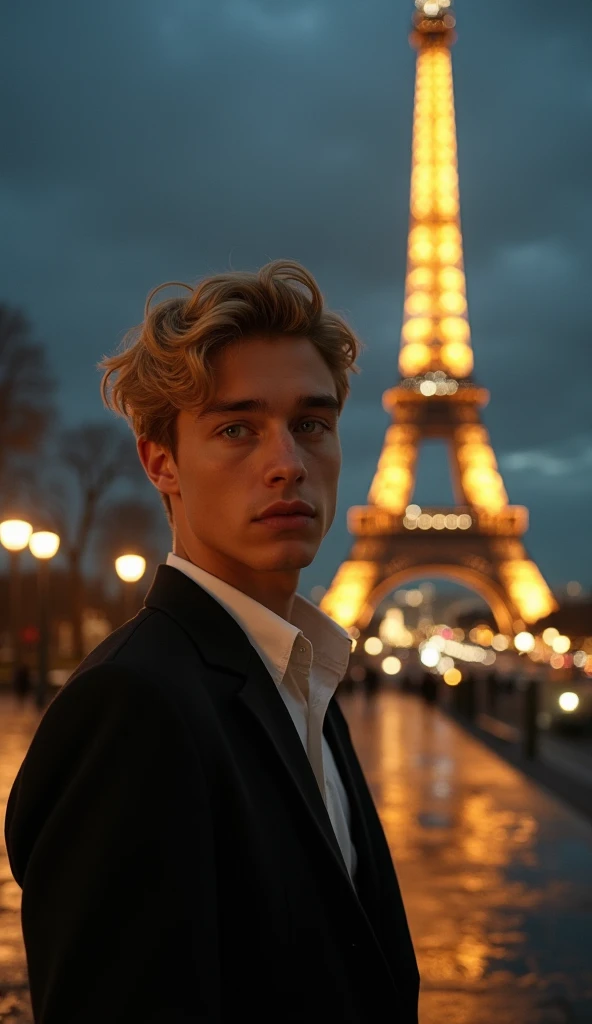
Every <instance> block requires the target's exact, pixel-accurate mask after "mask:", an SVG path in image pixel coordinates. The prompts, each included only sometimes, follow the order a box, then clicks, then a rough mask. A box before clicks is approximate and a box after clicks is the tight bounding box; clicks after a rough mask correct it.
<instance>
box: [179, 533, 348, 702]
mask: <svg viewBox="0 0 592 1024" xmlns="http://www.w3.org/2000/svg"><path fill="white" fill-rule="evenodd" d="M167 565H171V566H173V568H175V569H178V570H179V571H180V572H182V573H184V574H185V575H186V576H189V578H190V579H192V580H194V581H195V583H197V584H198V585H199V586H200V587H203V589H204V590H207V592H208V593H209V594H211V596H212V597H214V598H215V599H216V600H217V601H218V603H219V604H221V605H222V607H223V608H225V609H226V611H227V612H228V614H229V615H232V617H233V619H234V620H235V621H236V622H237V623H238V625H239V626H240V627H241V629H242V630H243V631H244V632H245V633H246V635H247V637H248V639H249V641H250V642H251V644H252V645H253V647H254V648H255V650H256V651H257V653H258V654H259V656H260V658H261V660H262V661H263V663H264V665H265V667H266V668H267V670H268V672H269V673H270V675H271V677H272V679H273V680H274V682H275V683H276V685H277V686H279V685H280V683H281V682H282V680H283V678H284V675H285V673H286V669H287V667H288V662H289V660H290V655H291V653H292V648H293V646H294V641H295V640H296V637H297V636H299V635H300V634H302V635H303V636H305V637H306V639H307V640H309V641H310V643H311V645H312V650H313V661H312V664H313V667H314V665H315V664H318V665H323V666H325V667H326V668H328V669H330V670H331V671H333V672H335V673H336V674H337V675H339V678H340V679H341V678H342V677H343V675H344V673H345V670H346V668H347V663H348V661H349V655H350V650H351V641H350V639H349V636H348V635H347V633H346V631H345V630H344V629H342V628H341V626H338V625H337V623H336V622H334V621H333V619H330V618H329V616H328V615H325V613H324V612H322V611H321V610H320V608H317V607H316V605H314V604H312V603H311V602H310V601H307V600H306V598H305V597H301V595H300V594H296V596H295V598H294V604H293V608H292V621H291V622H288V621H287V620H286V619H282V617H281V616H280V615H276V613H275V612H272V611H271V610H270V609H269V608H266V607H265V605H262V604H260V603H259V601H255V600H254V599H253V598H252V597H248V596H247V595H246V594H243V593H242V591H240V590H237V589H236V587H231V586H230V584H229V583H225V582H224V580H221V579H219V578H218V577H217V576H212V574H211V573H209V572H206V571H205V569H201V568H200V567H199V566H198V565H194V564H193V562H189V561H188V560H187V559H185V558H181V557H180V556H179V555H174V554H172V553H170V554H169V555H168V556H167Z"/></svg>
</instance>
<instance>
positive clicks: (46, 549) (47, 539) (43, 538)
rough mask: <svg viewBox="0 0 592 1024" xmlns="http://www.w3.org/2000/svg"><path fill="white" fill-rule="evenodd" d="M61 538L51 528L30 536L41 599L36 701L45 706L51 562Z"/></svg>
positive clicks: (39, 597)
mask: <svg viewBox="0 0 592 1024" xmlns="http://www.w3.org/2000/svg"><path fill="white" fill-rule="evenodd" d="M59 546H60V538H59V537H58V535H57V533H52V532H51V531H50V530H38V531H37V532H36V533H32V534H31V536H30V538H29V551H30V552H31V554H32V555H34V556H35V558H36V559H37V595H38V601H39V607H38V617H39V648H38V655H37V657H38V661H37V667H38V673H39V674H38V677H37V693H36V703H37V707H38V708H39V710H42V709H43V708H44V707H45V697H46V693H47V670H48V663H49V563H50V561H51V559H52V558H53V557H54V556H55V555H57V553H58V548H59Z"/></svg>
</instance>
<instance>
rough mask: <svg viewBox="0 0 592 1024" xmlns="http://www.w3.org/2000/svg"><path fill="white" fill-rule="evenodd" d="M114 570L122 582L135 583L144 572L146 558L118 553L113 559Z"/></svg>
mask: <svg viewBox="0 0 592 1024" xmlns="http://www.w3.org/2000/svg"><path fill="white" fill-rule="evenodd" d="M115 571H116V573H117V575H118V576H119V579H120V580H123V582H124V583H137V582H138V580H140V579H142V576H143V575H144V573H145V572H146V559H145V558H142V556H141V555H120V556H119V558H116V559H115Z"/></svg>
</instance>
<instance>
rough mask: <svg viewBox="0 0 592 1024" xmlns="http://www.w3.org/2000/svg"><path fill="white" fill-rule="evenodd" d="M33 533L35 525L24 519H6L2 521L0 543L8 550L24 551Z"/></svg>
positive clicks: (0, 524)
mask: <svg viewBox="0 0 592 1024" xmlns="http://www.w3.org/2000/svg"><path fill="white" fill-rule="evenodd" d="M32 533H33V527H32V526H31V524H30V523H27V522H25V520H24V519H5V520H4V522H3V523H0V544H2V545H3V547H5V548H6V550H7V551H24V550H25V548H26V547H27V544H28V543H29V538H30V536H31V534H32Z"/></svg>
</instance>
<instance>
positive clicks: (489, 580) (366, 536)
mask: <svg viewBox="0 0 592 1024" xmlns="http://www.w3.org/2000/svg"><path fill="white" fill-rule="evenodd" d="M415 6H416V8H417V11H416V12H415V15H414V18H413V31H412V33H411V36H410V41H411V44H412V45H413V46H414V47H415V48H416V49H417V72H416V83H415V101H414V121H413V155H412V172H411V195H410V223H409V237H408V247H407V273H406V283H405V306H404V317H403V327H402V333H401V347H400V352H399V371H400V379H399V382H398V383H397V385H396V386H395V387H393V388H391V389H390V390H388V391H386V392H385V394H384V396H383V404H384V407H385V409H386V410H387V412H389V413H390V414H391V416H392V419H393V423H392V425H391V426H390V427H389V428H388V429H387V432H386V437H385V441H384V445H383V449H382V453H381V455H380V458H379V462H378V467H377V470H376V473H375V476H374V479H373V481H372V485H371V487H370V492H369V494H368V504H367V505H366V506H363V507H354V508H351V509H350V510H349V513H348V527H349V530H350V533H351V534H352V535H353V538H354V539H353V545H352V548H351V551H350V555H349V558H348V560H347V561H345V562H344V563H343V564H342V565H341V566H340V568H339V569H338V571H337V574H336V576H335V578H334V580H333V582H332V584H331V586H330V588H329V590H328V591H327V593H326V594H325V596H324V598H323V601H322V603H321V607H322V608H323V610H324V611H326V612H327V613H328V614H329V615H330V616H331V617H332V618H334V619H335V620H336V621H337V622H339V623H340V624H341V625H343V626H344V627H346V628H351V627H353V626H356V627H358V628H364V626H365V625H367V623H368V622H369V620H370V619H371V617H372V614H373V611H374V609H375V608H376V606H377V605H378V604H379V603H380V601H381V600H383V599H384V598H385V597H386V596H387V594H388V593H389V592H390V591H392V590H394V589H395V588H396V587H398V586H400V585H401V584H403V583H405V582H406V581H408V580H410V579H412V578H417V577H419V576H423V577H425V576H430V577H445V578H447V579H452V580H455V581H457V582H459V583H462V584H464V585H466V586H468V587H470V588H472V589H473V590H475V591H476V592H477V593H478V594H480V595H481V596H482V597H483V598H484V599H485V600H486V601H487V602H488V604H489V605H490V607H491V609H492V612H493V615H494V617H495V619H496V622H497V625H498V628H499V629H500V630H501V631H502V632H504V633H508V634H512V633H516V632H519V631H520V630H521V629H524V628H525V626H526V625H527V624H529V623H533V622H536V621H537V620H538V619H540V618H542V617H543V616H545V615H548V614H549V613H550V612H551V611H553V610H554V608H555V602H554V600H553V596H552V594H551V592H550V590H549V588H548V586H547V584H546V583H545V580H544V579H543V577H542V575H541V573H540V571H539V569H538V567H537V566H536V564H535V563H534V562H533V561H532V560H531V559H529V557H528V555H527V553H526V550H525V548H524V544H523V542H522V537H523V535H524V533H525V532H526V530H527V529H528V511H527V509H526V508H524V507H522V506H516V505H510V504H509V503H508V495H507V493H506V490H505V487H504V482H503V480H502V477H501V474H500V472H499V469H498V465H497V461H496V458H495V454H494V452H493V448H492V446H491V443H490V439H489V434H488V431H487V429H486V427H485V426H484V424H483V422H482V419H481V409H482V408H483V407H484V406H485V405H486V404H487V402H488V401H489V394H488V392H487V391H486V390H485V389H484V388H483V387H480V386H478V385H477V384H476V383H475V382H474V380H473V377H472V372H473V350H472V344H471V329H470V323H469V317H468V310H467V299H466V282H465V273H464V260H463V243H462V232H461V222H460V194H459V183H458V160H457V141H456V123H455V105H454V86H453V74H452V54H451V48H452V45H453V44H454V42H455V41H456V34H455V17H454V13H453V11H452V2H451V0H416V4H415ZM429 439H439V440H441V441H444V442H445V443H446V447H447V450H448V455H449V461H450V470H451V478H452V485H453V492H454V498H455V501H456V503H457V504H456V505H455V506H454V507H437V508H436V507H431V508H423V509H422V508H419V506H417V505H414V504H413V503H412V499H413V491H414V487H415V480H416V467H417V456H418V451H419V449H420V446H421V444H422V442H424V441H426V440H429Z"/></svg>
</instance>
